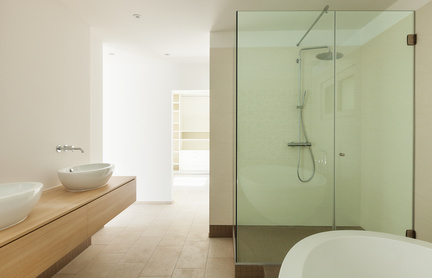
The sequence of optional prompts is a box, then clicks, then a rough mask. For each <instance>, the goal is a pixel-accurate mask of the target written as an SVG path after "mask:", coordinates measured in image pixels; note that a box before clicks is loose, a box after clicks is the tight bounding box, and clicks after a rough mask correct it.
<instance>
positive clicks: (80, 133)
mask: <svg viewBox="0 0 432 278" xmlns="http://www.w3.org/2000/svg"><path fill="white" fill-rule="evenodd" d="M0 26H1V27H0V37H1V38H2V39H1V41H2V44H1V52H0V61H1V63H0V79H1V80H0V130H1V140H0V142H1V143H0V183H2V182H13V181H40V182H42V183H43V184H44V186H45V188H48V187H52V186H56V185H59V184H60V182H59V181H58V179H57V174H56V170H57V169H58V168H61V167H66V166H68V165H76V164H81V163H88V162H90V153H91V152H90V141H91V135H90V133H91V132H90V118H91V116H90V115H91V108H90V107H91V102H90V92H91V84H90V68H91V63H90V60H91V56H90V55H91V50H90V49H91V47H90V45H91V32H90V28H89V26H87V25H86V24H85V23H84V22H83V21H81V20H80V19H78V18H77V17H76V16H74V15H73V14H72V13H70V12H69V11H67V10H66V9H65V8H64V7H63V6H62V5H60V4H59V3H58V2H57V1H55V0H47V1H31V0H19V1H13V0H7V1H1V2H0ZM98 49H100V48H98V47H96V46H94V48H93V54H94V53H96V52H98ZM93 69H95V70H96V71H97V70H98V67H93ZM92 76H100V74H98V73H93V75H92ZM93 88H94V91H98V90H99V93H100V92H101V87H100V86H99V85H97V84H93ZM95 121H96V122H97V121H98V120H96V119H95ZM99 121H100V119H99ZM93 126H94V125H93ZM100 143H101V142H99V144H100ZM58 144H62V145H63V144H69V145H75V146H78V147H81V148H83V149H84V151H85V153H83V154H82V153H81V152H73V153H72V152H68V153H57V152H56V151H55V147H56V145H58ZM96 156H97V155H96ZM95 159H97V157H95Z"/></svg>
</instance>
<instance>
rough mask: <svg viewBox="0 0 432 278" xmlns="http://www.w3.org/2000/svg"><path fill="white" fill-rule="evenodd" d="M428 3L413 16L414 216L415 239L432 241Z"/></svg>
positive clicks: (431, 20) (431, 7) (431, 19)
mask: <svg viewBox="0 0 432 278" xmlns="http://www.w3.org/2000/svg"><path fill="white" fill-rule="evenodd" d="M431 26H432V3H429V4H427V5H425V6H423V7H422V8H420V9H419V10H418V11H417V13H416V29H417V30H416V33H417V35H418V43H417V46H416V93H415V94H416V97H415V109H416V112H415V117H416V121H415V134H416V135H415V209H414V210H415V214H414V215H415V217H414V219H415V220H414V221H415V222H414V225H415V230H416V231H417V238H419V239H423V240H427V241H431V242H432V175H431V167H432V144H431V142H432V125H431V119H432V109H431V107H432V94H431V88H432V77H431V76H432V74H431V72H432V54H431V48H432V29H431Z"/></svg>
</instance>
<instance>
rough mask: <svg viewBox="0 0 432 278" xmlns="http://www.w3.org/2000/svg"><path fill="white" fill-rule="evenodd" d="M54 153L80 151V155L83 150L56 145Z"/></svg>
mask: <svg viewBox="0 0 432 278" xmlns="http://www.w3.org/2000/svg"><path fill="white" fill-rule="evenodd" d="M56 151H57V152H61V151H65V152H67V151H72V152H73V151H81V152H82V153H84V150H83V149H81V148H78V147H74V146H69V145H64V146H62V145H57V147H56Z"/></svg>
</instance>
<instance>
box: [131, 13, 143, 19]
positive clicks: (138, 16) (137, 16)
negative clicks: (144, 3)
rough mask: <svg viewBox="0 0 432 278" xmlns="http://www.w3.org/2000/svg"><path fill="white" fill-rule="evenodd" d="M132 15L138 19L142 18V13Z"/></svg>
mask: <svg viewBox="0 0 432 278" xmlns="http://www.w3.org/2000/svg"><path fill="white" fill-rule="evenodd" d="M132 16H133V17H135V18H137V19H139V18H141V15H140V14H133V15H132Z"/></svg>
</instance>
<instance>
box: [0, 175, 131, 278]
mask: <svg viewBox="0 0 432 278" xmlns="http://www.w3.org/2000/svg"><path fill="white" fill-rule="evenodd" d="M135 200H136V179H135V177H111V179H110V180H109V182H108V184H107V185H106V186H104V187H101V188H98V189H94V190H90V191H85V192H68V191H67V190H66V189H65V188H64V187H63V186H58V187H54V188H51V189H48V190H46V191H44V192H43V193H42V196H41V198H40V200H39V203H38V204H37V205H36V206H35V207H34V208H33V210H32V211H31V212H30V214H29V216H28V217H27V219H26V220H24V221H23V222H21V223H20V224H17V225H15V226H13V227H11V228H8V229H5V230H2V231H0V277H8V278H11V277H19V278H24V277H38V276H39V277H43V276H47V277H49V276H50V275H49V274H48V273H49V272H50V269H53V268H55V266H56V265H57V268H59V267H61V266H63V265H64V264H66V263H67V262H65V260H67V257H68V256H69V257H70V254H72V258H71V259H73V257H74V256H76V255H77V254H79V252H81V251H83V250H84V249H85V248H86V247H87V246H89V245H90V237H91V236H92V235H93V234H95V233H96V232H97V231H98V230H100V229H101V228H102V227H103V226H104V225H105V224H106V223H107V222H108V221H110V220H111V219H112V218H114V217H115V216H116V215H117V214H119V213H120V212H122V211H123V210H124V209H126V208H127V207H128V206H130V205H131V204H132V203H134V202H135ZM79 249H80V250H79ZM68 254H69V255H68ZM71 259H69V260H71ZM61 261H63V263H59V262H61ZM59 264H60V266H59ZM57 270H59V269H57ZM55 271H56V270H51V272H53V273H55Z"/></svg>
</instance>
